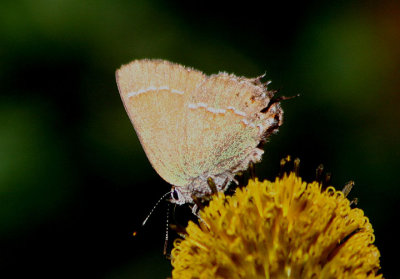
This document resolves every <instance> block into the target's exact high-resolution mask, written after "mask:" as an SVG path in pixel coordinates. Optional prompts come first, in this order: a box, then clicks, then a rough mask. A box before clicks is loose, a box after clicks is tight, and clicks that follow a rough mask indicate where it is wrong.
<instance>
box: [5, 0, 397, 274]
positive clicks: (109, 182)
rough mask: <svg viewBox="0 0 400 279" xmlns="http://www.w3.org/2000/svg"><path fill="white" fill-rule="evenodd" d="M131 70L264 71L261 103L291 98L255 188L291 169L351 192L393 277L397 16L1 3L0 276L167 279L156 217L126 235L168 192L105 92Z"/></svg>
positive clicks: (340, 4)
mask: <svg viewBox="0 0 400 279" xmlns="http://www.w3.org/2000/svg"><path fill="white" fill-rule="evenodd" d="M138 58H162V59H168V60H171V61H174V62H178V63H182V64H185V65H188V66H192V67H194V68H197V69H199V70H202V71H204V72H206V73H207V74H212V73H217V72H218V71H227V72H231V73H235V74H237V75H244V76H248V77H254V76H258V75H260V74H262V73H264V72H266V74H267V78H268V79H271V80H272V81H273V82H272V84H271V86H270V88H273V89H280V94H281V95H286V96H291V95H296V94H300V95H301V97H299V98H295V99H293V100H289V101H286V102H284V103H283V104H282V105H283V108H284V110H285V124H284V125H283V126H282V127H281V129H280V132H279V133H278V135H276V136H273V137H272V138H271V141H270V143H268V144H267V145H266V146H265V149H266V154H265V156H264V159H263V163H261V164H259V165H257V174H258V175H259V176H260V177H261V178H268V179H274V177H275V176H276V175H277V174H278V171H279V160H280V159H281V158H282V157H284V156H286V155H287V154H291V155H292V156H294V157H300V158H301V162H302V163H301V175H302V176H303V177H304V178H305V179H307V180H312V179H313V178H314V176H315V169H316V167H317V166H318V165H319V164H320V163H323V164H324V165H325V169H326V170H328V171H330V172H332V175H333V176H332V183H333V185H335V186H337V187H338V188H341V187H342V186H343V185H344V184H345V183H346V182H347V181H349V180H355V182H356V186H355V188H354V189H353V191H352V192H351V193H350V198H354V197H358V198H359V204H358V206H359V207H360V208H362V209H364V211H365V213H366V215H367V216H368V217H369V218H370V221H371V222H372V224H373V226H374V229H375V232H376V244H377V246H378V248H379V249H380V251H381V254H382V258H381V264H382V268H383V269H382V270H383V272H384V274H385V276H386V277H387V278H395V277H396V276H399V275H398V274H399V272H398V270H397V266H398V263H397V261H398V260H397V259H398V257H397V255H398V251H399V248H400V247H399V240H398V231H397V229H396V225H395V224H396V223H393V222H396V221H397V220H399V217H400V214H399V211H400V205H399V201H400V190H399V179H398V176H397V175H398V171H399V159H400V156H399V155H400V154H399V153H400V152H399V134H400V129H399V126H400V125H399V120H400V109H399V104H400V94H399V92H400V79H399V75H400V4H399V2H398V1H330V2H323V1H308V2H307V1H306V2H304V1H300V2H297V3H289V2H286V1H284V2H279V3H278V1H274V2H272V1H271V2H269V1H263V2H256V1H252V0H250V1H245V2H243V3H236V4H235V3H234V2H218V1H211V0H205V1H183V0H181V1H158V0H141V1H126V0H114V1H102V0H100V1H86V0H79V1H78V0H70V1H67V0H58V1H54V0H53V1H50V0H35V1H33V0H22V1H11V0H2V1H1V2H0V92H1V95H0V273H1V274H3V275H5V274H7V276H9V277H6V278H12V277H18V275H22V274H23V273H27V274H30V275H31V276H32V275H39V276H41V277H50V276H51V277H55V278H63V277H69V278H70V277H71V276H74V277H76V276H87V277H88V278H165V277H167V276H169V275H170V271H171V267H170V264H169V261H168V260H166V259H165V258H164V257H163V255H162V247H163V243H164V231H165V230H164V227H165V212H166V210H165V208H166V205H165V204H162V205H161V206H160V208H159V209H158V210H156V212H155V214H154V216H153V217H152V219H150V221H149V223H148V225H147V226H146V227H144V228H143V229H141V230H140V231H139V235H138V236H137V237H135V238H134V237H132V235H131V233H132V231H134V230H135V229H137V228H138V227H139V226H140V223H141V222H142V220H143V218H144V217H145V216H146V214H147V213H148V212H149V210H150V209H151V207H152V206H153V205H154V203H155V201H156V200H157V199H158V198H159V197H160V196H161V195H162V194H163V193H165V192H166V191H168V190H169V189H170V185H168V184H167V183H166V182H164V181H163V180H162V179H161V178H160V177H159V176H158V175H157V174H156V172H155V171H154V170H153V169H152V167H151V166H150V164H149V162H148V160H147V158H146V156H145V154H144V152H143V150H142V148H141V146H140V143H139V141H138V139H137V137H136V135H135V133H134V130H133V128H132V126H131V123H130V122H129V119H128V117H127V115H126V113H125V111H124V108H123V105H122V103H121V100H120V97H119V94H118V91H117V87H116V83H115V79H114V72H115V70H116V69H117V68H118V67H119V66H120V65H121V64H125V63H128V62H129V61H131V60H133V59H138ZM177 210H179V208H178V209H177ZM170 245H171V243H170ZM2 277H3V276H2ZM397 278H400V277H397Z"/></svg>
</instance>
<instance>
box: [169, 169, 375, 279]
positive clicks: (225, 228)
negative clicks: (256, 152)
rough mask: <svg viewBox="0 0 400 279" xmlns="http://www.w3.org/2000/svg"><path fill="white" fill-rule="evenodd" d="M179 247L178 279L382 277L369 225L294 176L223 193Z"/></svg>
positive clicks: (334, 196)
mask: <svg viewBox="0 0 400 279" xmlns="http://www.w3.org/2000/svg"><path fill="white" fill-rule="evenodd" d="M200 216H201V218H200V219H201V221H200V222H199V225H197V224H195V223H193V222H189V224H188V226H187V228H186V232H187V235H186V236H185V239H183V240H182V239H178V240H176V241H175V243H174V244H175V248H174V250H173V251H172V265H173V267H174V270H173V272H172V275H173V278H230V279H234V278H381V277H382V275H377V272H378V270H379V268H380V266H379V256H380V253H379V251H378V249H377V248H376V247H375V246H374V245H373V242H374V234H373V229H372V226H371V224H370V223H369V221H368V218H367V217H365V216H364V212H363V211H362V210H361V209H358V208H353V209H352V208H351V207H350V202H349V200H348V199H347V198H346V197H345V196H344V195H343V193H342V192H341V191H336V190H335V189H334V188H333V187H328V188H327V189H325V190H322V188H321V185H320V184H319V183H317V182H313V183H309V184H308V183H306V182H303V181H302V180H301V178H299V177H298V176H296V175H295V174H294V173H291V174H290V175H285V176H284V177H283V178H277V179H276V180H275V182H270V181H264V182H259V181H258V180H257V179H256V180H250V181H249V183H248V186H247V187H244V188H241V189H237V191H236V193H235V194H234V195H233V196H226V195H224V194H223V193H218V195H217V196H215V197H214V198H213V200H212V201H211V202H210V204H209V206H208V207H206V208H204V210H202V211H200Z"/></svg>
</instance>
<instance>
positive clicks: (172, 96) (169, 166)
mask: <svg viewBox="0 0 400 279" xmlns="http://www.w3.org/2000/svg"><path fill="white" fill-rule="evenodd" d="M261 78H262V76H261V77H257V78H252V79H251V78H245V77H238V76H235V75H233V74H228V73H225V72H220V73H218V74H215V75H211V76H207V75H205V74H204V73H202V72H201V71H198V70H195V69H192V68H189V67H185V66H182V65H179V64H175V63H171V62H169V61H165V60H149V59H144V60H134V61H132V62H131V63H129V64H127V65H123V66H121V68H120V69H118V70H117V71H116V80H117V85H118V89H119V93H120V95H121V99H122V102H123V104H124V106H125V110H126V112H127V114H128V116H129V118H130V120H131V122H132V124H133V127H134V129H135V131H136V134H137V136H138V138H139V140H140V142H141V144H142V146H143V149H144V151H145V153H146V155H147V157H148V159H149V161H150V162H151V164H152V166H153V168H154V169H155V170H156V172H157V173H158V174H159V175H160V176H161V177H162V178H163V179H164V180H166V181H167V182H168V183H170V184H171V185H173V186H172V190H171V202H173V203H176V204H185V203H194V199H202V198H204V197H206V196H208V195H210V194H212V192H213V188H212V187H210V181H211V182H212V185H214V186H215V188H214V189H215V190H216V191H225V190H226V188H227V187H228V185H229V184H230V183H231V182H232V181H234V176H235V174H237V173H238V172H241V171H243V170H246V169H247V168H248V166H249V164H250V163H257V162H259V161H261V156H262V154H263V153H264V151H263V150H262V149H261V148H260V147H259V146H260V144H261V143H263V142H265V141H266V140H267V139H268V137H269V136H270V135H271V134H273V133H275V132H277V131H278V128H279V127H280V126H281V125H282V121H283V110H282V108H281V106H280V103H279V99H275V100H274V93H275V92H274V91H270V90H268V89H267V85H268V84H263V83H261V81H260V79H261Z"/></svg>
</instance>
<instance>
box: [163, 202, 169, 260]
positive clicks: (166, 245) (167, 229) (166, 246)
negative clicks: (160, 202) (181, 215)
mask: <svg viewBox="0 0 400 279" xmlns="http://www.w3.org/2000/svg"><path fill="white" fill-rule="evenodd" d="M170 205H171V204H170V203H169V204H168V205H167V220H166V221H165V241H164V251H163V253H164V255H167V248H168V236H169V208H170Z"/></svg>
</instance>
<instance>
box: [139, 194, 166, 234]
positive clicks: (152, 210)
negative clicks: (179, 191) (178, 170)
mask: <svg viewBox="0 0 400 279" xmlns="http://www.w3.org/2000/svg"><path fill="white" fill-rule="evenodd" d="M171 192H172V191H169V192H167V193H165V194H164V195H163V196H162V197H161V198H160V199H159V200H158V202H156V204H155V205H154V206H153V208H152V209H151V210H150V213H149V214H148V215H147V217H146V219H144V221H143V223H142V227H143V226H144V225H146V223H147V220H149V218H150V216H151V215H152V214H153V212H154V209H156V208H157V206H158V204H159V203H160V202H161V201H162V200H164V199H165V197H166V196H168V195H169V194H171Z"/></svg>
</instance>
